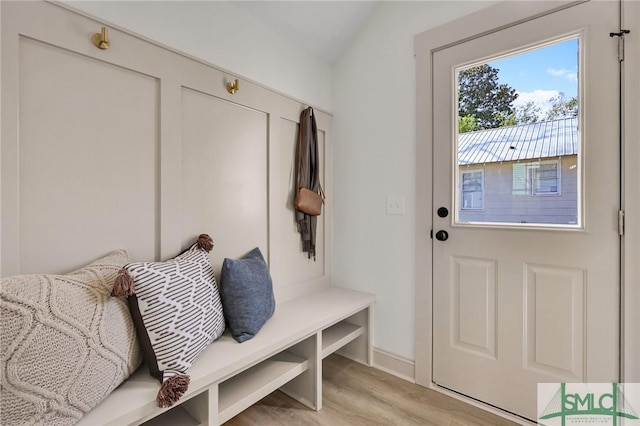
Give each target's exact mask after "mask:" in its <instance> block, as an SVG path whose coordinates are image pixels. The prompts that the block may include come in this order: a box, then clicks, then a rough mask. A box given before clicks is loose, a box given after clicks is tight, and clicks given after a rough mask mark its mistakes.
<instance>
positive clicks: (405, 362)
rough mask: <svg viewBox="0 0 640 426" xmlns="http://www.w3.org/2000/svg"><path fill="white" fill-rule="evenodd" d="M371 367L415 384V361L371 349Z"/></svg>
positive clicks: (377, 349)
mask: <svg viewBox="0 0 640 426" xmlns="http://www.w3.org/2000/svg"><path fill="white" fill-rule="evenodd" d="M373 367H374V368H377V369H378V370H381V371H384V372H385V373H389V374H391V375H392V376H396V377H398V378H400V379H402V380H406V381H408V382H411V383H415V382H416V375H415V361H413V360H411V359H409V358H405V357H403V356H400V355H396V354H394V353H391V352H387V351H385V350H382V349H380V348H373Z"/></svg>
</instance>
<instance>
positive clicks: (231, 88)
mask: <svg viewBox="0 0 640 426" xmlns="http://www.w3.org/2000/svg"><path fill="white" fill-rule="evenodd" d="M238 90H240V83H238V79H237V78H236V81H234V82H233V83H227V92H229V93H231V94H232V95H233V94H234V93H236V92H237V91H238Z"/></svg>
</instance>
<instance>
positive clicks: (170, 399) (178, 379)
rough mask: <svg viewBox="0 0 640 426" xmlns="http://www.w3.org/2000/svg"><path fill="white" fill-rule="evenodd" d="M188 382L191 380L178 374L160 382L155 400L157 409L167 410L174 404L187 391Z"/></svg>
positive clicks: (184, 375)
mask: <svg viewBox="0 0 640 426" xmlns="http://www.w3.org/2000/svg"><path fill="white" fill-rule="evenodd" d="M190 382H191V378H190V377H189V376H188V375H186V374H179V375H177V376H173V377H171V378H169V379H167V380H165V381H164V382H162V386H160V390H159V391H158V397H157V398H156V401H157V402H158V407H160V408H167V407H171V406H172V405H173V404H175V403H176V402H177V401H178V400H179V399H180V397H182V395H184V393H185V392H186V391H187V389H188V388H189V383H190Z"/></svg>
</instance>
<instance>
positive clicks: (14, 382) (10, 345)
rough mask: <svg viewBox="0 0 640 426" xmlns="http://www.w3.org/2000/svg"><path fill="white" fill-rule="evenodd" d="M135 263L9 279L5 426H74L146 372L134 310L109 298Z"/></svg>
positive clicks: (5, 289) (2, 314)
mask: <svg viewBox="0 0 640 426" xmlns="http://www.w3.org/2000/svg"><path fill="white" fill-rule="evenodd" d="M128 261H129V256H128V255H127V252H126V251H124V250H118V251H114V252H112V253H111V254H109V255H108V256H106V257H104V258H102V259H99V260H96V261H95V262H93V263H91V264H89V265H87V266H85V267H84V268H81V269H78V270H76V271H74V272H71V273H69V274H67V275H19V276H15V277H10V278H4V279H2V281H1V282H0V330H2V331H1V333H0V343H1V346H0V366H1V369H0V372H1V377H0V379H1V388H0V424H2V425H6V426H8V425H23V424H30V425H31V424H37V425H71V424H74V423H76V422H77V421H78V420H79V419H80V418H81V417H82V415H83V414H84V413H85V412H87V411H89V410H90V409H91V408H92V407H94V406H96V405H97V404H98V403H99V402H100V401H102V399H104V398H105V397H106V396H107V395H109V393H110V392H111V391H112V390H113V389H114V388H116V387H117V386H118V385H119V384H120V383H121V382H122V381H123V380H124V379H126V378H127V377H128V376H129V375H130V374H131V373H132V372H133V371H134V370H135V369H136V368H137V367H138V366H139V365H140V362H141V358H142V357H141V352H140V348H139V345H138V341H137V338H136V333H135V329H134V327H133V323H132V321H131V316H130V314H129V309H128V307H127V304H126V302H125V301H124V300H121V299H117V298H112V297H109V295H110V292H111V290H112V287H113V282H114V280H115V278H116V276H117V274H118V270H119V269H120V268H122V266H123V265H125V264H126V263H127V262H128Z"/></svg>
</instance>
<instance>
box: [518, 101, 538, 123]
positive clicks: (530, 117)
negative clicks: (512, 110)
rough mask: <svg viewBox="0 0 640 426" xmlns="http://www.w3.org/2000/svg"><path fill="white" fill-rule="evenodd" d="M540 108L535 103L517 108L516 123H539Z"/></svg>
mask: <svg viewBox="0 0 640 426" xmlns="http://www.w3.org/2000/svg"><path fill="white" fill-rule="evenodd" d="M541 112H542V111H541V110H540V107H539V106H537V105H536V103H535V102H533V101H529V102H527V103H526V104H524V105H520V106H516V117H515V119H516V122H517V123H518V124H531V123H537V122H538V121H539V120H540V113H541Z"/></svg>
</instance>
